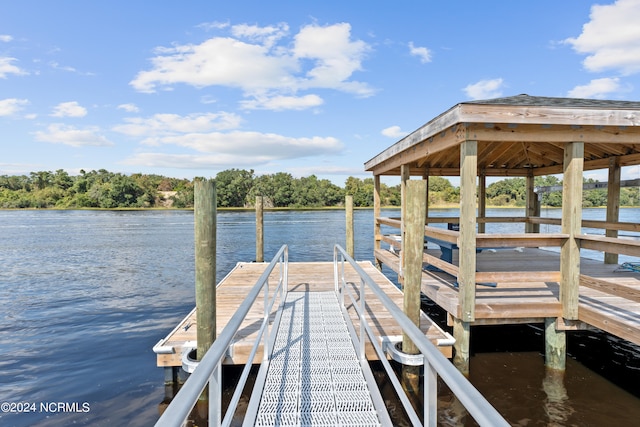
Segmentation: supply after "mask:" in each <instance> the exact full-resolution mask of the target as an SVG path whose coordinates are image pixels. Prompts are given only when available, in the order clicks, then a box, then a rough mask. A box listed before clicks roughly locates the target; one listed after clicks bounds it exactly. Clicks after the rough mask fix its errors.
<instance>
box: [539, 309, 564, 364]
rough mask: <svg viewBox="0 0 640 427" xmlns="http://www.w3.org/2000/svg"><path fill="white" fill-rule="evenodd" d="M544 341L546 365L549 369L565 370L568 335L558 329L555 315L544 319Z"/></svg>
mask: <svg viewBox="0 0 640 427" xmlns="http://www.w3.org/2000/svg"><path fill="white" fill-rule="evenodd" d="M544 342H545V352H544V356H545V358H544V365H545V366H546V367H547V368H548V369H555V370H556V371H564V370H565V367H566V363H567V362H566V359H567V337H566V332H564V331H558V330H557V329H556V318H555V317H547V318H545V319H544Z"/></svg>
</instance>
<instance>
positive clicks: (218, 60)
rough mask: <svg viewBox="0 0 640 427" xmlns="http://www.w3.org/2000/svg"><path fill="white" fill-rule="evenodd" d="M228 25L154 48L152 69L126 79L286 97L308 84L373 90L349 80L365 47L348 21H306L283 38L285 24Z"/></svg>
mask: <svg viewBox="0 0 640 427" xmlns="http://www.w3.org/2000/svg"><path fill="white" fill-rule="evenodd" d="M225 29H226V27H225ZM228 29H229V30H230V32H231V34H232V37H213V38H210V39H208V40H205V41H204V42H202V43H200V44H197V45H194V44H188V45H174V46H172V47H159V48H157V49H156V51H155V52H156V54H157V55H156V56H155V57H153V58H151V64H152V67H151V69H150V70H148V71H140V72H139V73H138V74H137V75H136V77H135V78H134V79H133V80H132V81H131V82H130V84H131V85H132V86H133V87H134V88H135V89H136V90H138V91H140V92H155V91H156V90H158V89H166V90H171V89H173V86H174V85H176V84H181V83H182V84H187V85H191V86H195V87H199V88H200V87H206V86H215V85H218V86H228V87H235V88H239V89H241V90H242V91H243V92H244V95H245V96H248V97H254V96H256V95H264V94H265V93H272V94H273V93H275V92H277V94H278V95H289V96H290V95H291V94H295V93H296V92H297V91H298V90H301V89H311V88H324V89H334V90H340V91H344V92H347V93H353V94H356V95H358V96H370V95H372V94H373V92H374V91H373V89H371V88H370V87H369V86H368V85H367V84H366V83H363V82H358V81H354V80H351V77H352V75H353V73H354V72H356V71H358V70H361V69H362V61H363V60H364V57H365V54H366V53H367V52H368V51H369V49H370V47H369V45H367V44H366V43H365V42H363V41H360V40H355V41H354V40H352V39H351V26H350V25H349V24H346V23H341V24H335V25H329V26H318V25H308V26H305V27H303V28H302V29H301V30H300V31H299V32H298V33H297V34H296V35H295V36H294V38H293V41H291V40H290V39H287V38H285V36H287V35H288V26H287V25H286V24H279V25H277V26H270V27H257V26H249V25H236V26H232V27H229V28H228Z"/></svg>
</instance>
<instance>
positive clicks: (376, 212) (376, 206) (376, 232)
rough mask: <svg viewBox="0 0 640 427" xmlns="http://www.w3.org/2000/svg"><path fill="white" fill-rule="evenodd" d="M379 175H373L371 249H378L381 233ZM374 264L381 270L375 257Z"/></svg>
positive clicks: (380, 265)
mask: <svg viewBox="0 0 640 427" xmlns="http://www.w3.org/2000/svg"><path fill="white" fill-rule="evenodd" d="M380 204H381V203H380V175H374V176H373V239H374V240H373V250H374V251H375V250H376V249H380V242H381V240H382V235H381V234H380V223H379V222H378V218H380V212H381V210H380ZM376 265H377V267H378V269H379V270H382V262H380V261H378V260H377V259H376Z"/></svg>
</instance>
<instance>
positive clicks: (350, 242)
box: [344, 195, 355, 258]
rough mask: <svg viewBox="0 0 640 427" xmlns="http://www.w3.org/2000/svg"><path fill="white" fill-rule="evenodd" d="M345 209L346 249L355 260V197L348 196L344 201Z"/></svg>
mask: <svg viewBox="0 0 640 427" xmlns="http://www.w3.org/2000/svg"><path fill="white" fill-rule="evenodd" d="M344 207H345V211H346V230H347V231H346V240H347V244H346V245H345V248H346V250H347V253H348V254H349V256H350V257H351V258H354V253H355V245H354V239H353V236H354V234H353V196H351V195H347V196H345V200H344Z"/></svg>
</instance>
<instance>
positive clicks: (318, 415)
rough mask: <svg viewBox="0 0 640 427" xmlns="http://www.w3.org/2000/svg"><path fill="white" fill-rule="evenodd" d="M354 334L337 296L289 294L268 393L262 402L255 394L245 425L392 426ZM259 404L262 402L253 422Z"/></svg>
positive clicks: (268, 377) (268, 375) (267, 383)
mask: <svg viewBox="0 0 640 427" xmlns="http://www.w3.org/2000/svg"><path fill="white" fill-rule="evenodd" d="M352 330H353V326H352V325H347V323H346V322H345V319H344V317H343V314H342V310H341V308H340V304H339V302H338V299H337V297H336V294H335V292H333V291H329V292H289V293H288V294H287V297H286V300H285V304H284V305H283V307H282V312H281V317H280V322H279V327H278V331H277V335H276V338H275V341H274V344H273V351H272V354H271V357H270V360H269V367H268V371H267V373H266V378H265V380H264V388H263V389H262V393H261V395H259V396H258V395H257V393H256V392H255V391H254V394H253V396H252V402H250V404H249V408H248V411H247V415H248V417H247V418H248V419H249V420H247V419H245V425H247V421H248V422H249V424H252V421H255V424H254V425H256V426H353V425H358V426H380V425H390V424H391V421H390V419H389V415H388V413H387V411H386V409H385V407H384V402H383V400H382V398H381V396H380V392H379V390H378V388H377V385H376V384H375V381H374V379H373V375H372V374H371V370H370V369H369V365H368V363H367V361H366V360H364V361H363V363H361V361H360V360H359V358H358V356H357V354H356V351H355V348H354V345H353V342H352V338H351V333H353V332H352ZM259 386H260V385H259V384H258V382H256V385H255V387H259ZM255 398H259V399H260V400H259V407H258V409H257V413H256V414H255V420H252V416H251V415H250V414H251V408H252V405H256V402H254V401H253V400H254V399H255ZM254 407H255V406H254Z"/></svg>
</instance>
